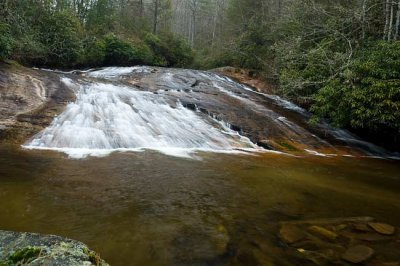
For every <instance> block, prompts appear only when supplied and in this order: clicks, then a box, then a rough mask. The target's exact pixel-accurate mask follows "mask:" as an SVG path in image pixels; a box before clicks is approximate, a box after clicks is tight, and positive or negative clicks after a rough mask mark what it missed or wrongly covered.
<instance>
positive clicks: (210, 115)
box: [0, 68, 400, 265]
mask: <svg viewBox="0 0 400 266" xmlns="http://www.w3.org/2000/svg"><path fill="white" fill-rule="evenodd" d="M132 71H134V73H135V75H136V76H135V77H134V78H132V77H129V78H126V79H125V78H121V77H123V75H125V74H128V73H131V72H132ZM171 71H172V72H171ZM174 71H175V72H174ZM179 71H181V70H168V71H167V72H166V70H162V69H149V68H136V69H135V68H116V69H105V70H104V71H95V72H92V73H89V74H87V73H84V74H83V78H82V79H77V80H74V79H73V78H72V76H70V74H68V73H63V74H62V79H63V82H64V83H66V84H67V85H68V86H70V87H71V88H72V89H73V90H74V91H75V92H76V94H77V98H76V101H74V102H71V103H69V104H68V105H67V107H66V108H65V110H64V112H62V113H61V114H60V115H58V116H57V117H56V118H55V119H54V121H53V122H52V123H51V125H50V126H49V127H47V128H45V129H44V130H43V131H42V132H40V133H38V134H37V135H35V136H33V137H32V138H31V139H29V140H27V141H26V143H25V144H24V145H23V146H22V147H21V146H19V145H13V144H1V145H0V154H1V156H0V188H1V189H0V213H1V219H0V228H1V229H3V230H13V231H28V232H38V233H46V234H56V235H60V236H64V237H68V238H72V239H76V240H79V241H82V242H84V243H86V244H88V245H89V246H90V247H91V248H93V249H94V250H96V251H98V252H99V253H100V255H101V256H102V258H104V259H105V260H106V261H107V262H109V263H110V264H111V265H308V263H310V261H308V260H304V259H303V258H301V257H299V256H296V255H293V253H290V252H289V251H288V250H289V247H288V246H287V245H286V243H284V242H283V241H282V239H281V238H280V237H279V228H280V224H281V223H282V222H286V221H304V220H310V219H328V218H344V217H363V216H370V217H374V218H375V219H377V220H379V221H381V222H385V223H390V224H392V225H394V226H396V227H399V226H400V197H399V195H400V194H399V193H400V164H399V163H398V160H395V159H391V158H390V157H391V156H388V155H387V154H385V153H384V152H382V150H381V149H379V148H378V147H376V146H374V145H372V144H369V143H365V142H363V141H361V140H359V139H357V138H355V137H354V136H352V135H351V134H349V133H348V132H345V131H338V130H335V129H333V128H330V127H329V126H328V125H326V124H325V125H324V124H323V125H319V126H318V127H316V128H313V127H312V126H310V125H307V124H306V122H304V121H306V120H307V119H308V118H309V115H308V114H307V113H306V112H305V111H304V110H302V109H301V108H299V107H296V106H295V105H293V104H291V103H289V102H286V101H284V100H282V99H280V98H278V97H272V96H270V95H263V94H261V93H254V92H252V91H250V90H249V89H248V88H245V87H243V86H241V85H239V84H237V83H234V82H233V81H231V80H229V79H226V78H222V77H220V76H218V75H215V74H210V73H206V74H205V73H202V72H195V71H186V72H185V73H184V75H183V74H182V72H179ZM171 73H172V74H171ZM152 75H153V76H152ZM143 87H145V88H146V90H143ZM210 88H212V89H210ZM215 99H217V100H215ZM265 138H269V139H270V140H275V142H267V144H268V145H264V146H262V145H261V144H263V141H262V140H263V139H265ZM289 139H290V142H289V141H288V140H289ZM282 140H285V141H287V142H285V143H282ZM271 143H272V144H274V143H275V144H277V143H278V144H279V143H281V145H280V148H281V149H268V148H271V147H270V146H269V145H270V144H271ZM264 144H265V142H264ZM272 144H271V145H272ZM346 145H347V146H346ZM272 146H273V147H272V148H276V147H277V146H276V145H275V146H274V145H272ZM285 147H286V148H287V149H286V150H285V149H284V148H285ZM289 151H290V152H289ZM354 151H356V152H354ZM378 155H379V156H378ZM392 253H393V254H389V257H390V259H392V260H400V254H397V253H396V252H392Z"/></svg>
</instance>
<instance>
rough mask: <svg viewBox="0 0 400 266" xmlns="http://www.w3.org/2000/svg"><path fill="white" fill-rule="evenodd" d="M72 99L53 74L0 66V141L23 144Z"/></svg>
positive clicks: (70, 93)
mask: <svg viewBox="0 0 400 266" xmlns="http://www.w3.org/2000/svg"><path fill="white" fill-rule="evenodd" d="M74 98H75V96H74V93H73V91H72V90H71V89H70V88H68V87H67V86H65V85H64V84H63V83H62V82H61V80H60V76H59V75H57V74H55V73H52V72H46V71H40V70H34V69H29V68H24V67H22V66H19V65H16V64H14V63H0V140H9V141H12V142H19V143H21V142H24V141H25V140H26V138H28V137H29V136H31V135H33V134H34V133H37V132H38V131H39V130H41V129H42V128H44V127H46V126H47V125H49V124H50V123H51V121H52V120H53V118H54V116H55V115H57V114H58V113H60V112H61V111H62V110H63V108H64V106H65V105H66V103H67V102H70V101H73V100H74Z"/></svg>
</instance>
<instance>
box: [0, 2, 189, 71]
mask: <svg viewBox="0 0 400 266" xmlns="http://www.w3.org/2000/svg"><path fill="white" fill-rule="evenodd" d="M126 3H127V2H124V1H113V0H95V1H94V0H92V1H75V0H63V1H60V0H48V1H35V0H16V1H5V2H4V1H0V15H1V16H0V59H3V60H4V59H13V60H17V61H19V62H21V63H23V64H26V65H30V66H47V67H62V68H72V67H89V66H107V65H121V66H127V65H135V64H148V65H161V66H185V65H186V66H187V65H189V64H190V63H191V61H192V50H191V48H190V47H189V46H188V45H187V44H186V43H185V42H184V41H183V40H182V39H181V38H179V37H177V36H176V35H174V34H172V33H169V32H168V29H167V28H164V29H162V30H163V31H161V30H160V32H159V33H158V34H157V35H154V36H153V37H152V39H153V40H156V42H151V41H149V38H148V37H147V36H148V35H150V30H149V29H150V27H149V26H148V25H149V24H151V16H150V17H149V19H146V17H145V14H141V15H140V14H139V13H138V12H139V11H138V10H139V9H140V8H138V7H136V6H131V8H132V9H128V10H127V9H126ZM132 4H134V3H132ZM130 12H131V13H130ZM135 12H136V13H135ZM135 15H136V16H135ZM139 15H140V17H139ZM11 25H12V26H11Z"/></svg>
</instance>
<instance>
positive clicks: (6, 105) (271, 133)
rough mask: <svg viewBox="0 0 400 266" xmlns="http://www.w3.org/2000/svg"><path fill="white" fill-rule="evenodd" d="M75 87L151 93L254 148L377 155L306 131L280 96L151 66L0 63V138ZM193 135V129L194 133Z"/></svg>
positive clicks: (348, 138) (304, 121)
mask: <svg viewBox="0 0 400 266" xmlns="http://www.w3.org/2000/svg"><path fill="white" fill-rule="evenodd" d="M64 77H68V78H69V79H71V80H73V81H74V82H77V83H79V84H85V83H86V84H88V83H89V84H93V83H103V84H104V83H109V84H114V85H117V86H125V87H126V88H129V89H132V90H136V91H137V90H139V91H146V92H152V93H153V95H154V97H157V101H162V102H163V103H166V104H168V105H170V106H171V107H173V108H175V107H176V106H177V104H178V103H179V104H181V105H182V106H184V107H186V108H187V109H189V110H191V111H193V112H196V114H197V115H198V116H199V117H201V118H202V119H204V120H206V121H208V122H209V123H210V124H213V123H216V122H218V123H222V124H224V125H226V126H228V127H229V128H230V129H231V130H232V131H236V132H237V133H238V134H240V135H242V136H245V137H247V138H249V139H250V140H251V141H252V142H253V143H255V144H258V145H259V146H260V147H263V148H265V149H271V150H278V151H283V152H288V153H313V154H320V153H318V152H316V151H319V152H322V153H333V154H338V153H339V154H340V153H342V154H343V153H345V154H353V155H359V154H365V153H368V152H372V154H374V155H377V154H379V155H383V154H384V151H383V150H380V149H379V148H378V147H375V146H373V145H370V144H368V143H365V142H362V141H360V140H359V139H357V138H356V137H354V136H352V135H350V134H349V133H348V132H345V131H339V130H335V129H333V128H331V127H330V126H328V125H326V124H320V125H311V124H310V123H309V118H310V114H309V113H307V112H306V111H305V110H304V109H302V108H300V107H298V106H296V105H294V104H292V103H290V102H288V101H285V100H283V99H281V98H279V97H278V96H275V95H270V94H264V93H260V92H255V91H253V90H252V89H251V88H249V87H247V86H245V85H242V84H240V83H237V82H235V81H233V80H231V79H229V78H227V77H225V76H223V75H220V74H216V73H213V72H207V71H195V70H185V69H170V68H156V67H130V68H104V69H102V70H97V71H91V72H84V71H75V72H70V73H55V72H50V71H41V70H33V69H26V68H23V67H16V66H13V65H6V64H3V65H0V98H1V99H0V111H1V115H0V140H1V139H11V140H13V141H15V142H19V143H23V142H25V141H26V140H27V139H28V138H29V136H31V135H33V133H37V132H39V131H40V130H41V129H43V128H44V127H46V126H47V125H49V124H50V123H51V121H52V120H53V118H54V116H55V115H57V114H59V113H60V112H61V111H62V110H64V107H65V105H66V103H67V102H70V101H73V100H74V92H73V91H74V88H71V86H69V85H68V84H66V83H65V82H62V81H61V79H62V78H64ZM194 130H196V129H194Z"/></svg>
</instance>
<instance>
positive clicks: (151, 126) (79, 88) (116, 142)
mask: <svg viewBox="0 0 400 266" xmlns="http://www.w3.org/2000/svg"><path fill="white" fill-rule="evenodd" d="M137 70H138V71H145V70H143V69H140V68H138V69H137ZM132 71H135V69H134V68H129V69H123V70H122V71H121V69H113V68H110V69H108V70H107V69H106V70H101V71H98V72H93V73H91V74H90V75H91V76H95V77H101V78H117V77H118V75H121V74H123V73H128V72H132ZM63 82H64V83H65V84H66V85H68V86H69V87H71V88H73V89H74V90H75V91H76V101H75V102H73V103H70V104H68V105H67V107H66V109H65V110H64V112H63V113H61V114H60V115H59V116H58V117H56V118H55V119H54V121H53V122H52V123H51V125H50V126H49V127H47V128H46V129H44V130H43V131H42V132H40V133H39V134H37V135H36V136H34V137H33V139H31V140H30V141H29V142H28V143H26V144H25V146H24V147H25V148H28V149H49V150H57V151H62V152H65V153H67V154H68V155H69V156H70V157H72V158H84V157H86V156H103V155H107V154H109V153H111V152H114V151H143V150H146V149H150V150H157V151H160V152H162V153H165V154H168V155H174V156H184V157H187V156H191V154H192V153H193V152H195V151H213V152H240V151H244V150H256V149H258V148H257V146H256V145H255V144H253V143H252V142H251V141H250V140H249V139H248V138H246V137H243V136H240V135H239V134H238V133H237V132H235V131H233V130H231V129H229V128H228V127H227V126H226V125H225V124H224V123H222V122H219V121H216V120H213V119H211V118H210V117H205V116H204V115H202V114H201V113H200V112H196V111H192V110H189V109H187V108H185V107H184V106H183V105H182V104H181V103H180V102H179V101H178V102H176V103H175V104H174V105H172V104H170V103H168V102H167V101H166V100H165V99H164V98H163V97H162V96H161V95H158V94H155V93H153V92H149V91H140V90H137V89H135V88H134V87H131V86H125V85H120V84H118V85H115V84H110V83H106V82H101V81H91V82H88V81H86V82H82V83H75V82H74V81H72V80H70V79H68V78H63Z"/></svg>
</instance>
